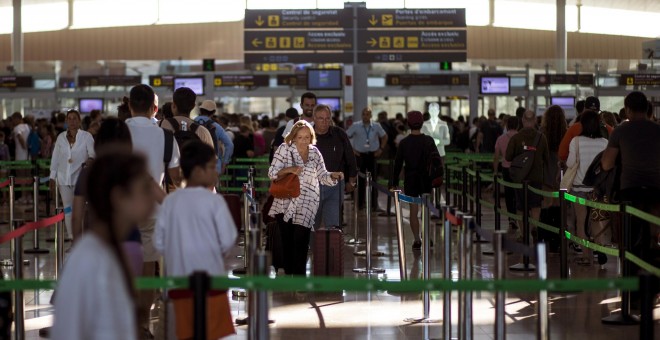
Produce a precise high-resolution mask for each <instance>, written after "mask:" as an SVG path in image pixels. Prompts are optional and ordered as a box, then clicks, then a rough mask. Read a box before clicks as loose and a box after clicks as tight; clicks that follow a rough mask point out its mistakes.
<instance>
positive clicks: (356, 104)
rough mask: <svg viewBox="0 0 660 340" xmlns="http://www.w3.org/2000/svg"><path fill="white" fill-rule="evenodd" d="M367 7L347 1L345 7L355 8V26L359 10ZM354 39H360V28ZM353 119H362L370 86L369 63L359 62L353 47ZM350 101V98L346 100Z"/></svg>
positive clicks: (354, 33) (355, 26)
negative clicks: (368, 81)
mask: <svg viewBox="0 0 660 340" xmlns="http://www.w3.org/2000/svg"><path fill="white" fill-rule="evenodd" d="M361 7H362V8H365V7H367V4H366V3H365V2H346V3H345V4H344V8H347V9H348V8H352V9H353V27H354V28H357V27H358V10H359V8H361ZM353 41H358V30H357V29H354V30H353ZM352 66H353V67H352V69H353V70H352V71H353V78H352V81H353V82H352V83H353V121H354V122H356V121H359V120H360V119H362V109H364V108H365V107H367V104H368V101H367V96H368V87H367V72H368V67H367V64H359V63H358V49H357V48H354V49H353V65H352ZM346 102H348V100H346Z"/></svg>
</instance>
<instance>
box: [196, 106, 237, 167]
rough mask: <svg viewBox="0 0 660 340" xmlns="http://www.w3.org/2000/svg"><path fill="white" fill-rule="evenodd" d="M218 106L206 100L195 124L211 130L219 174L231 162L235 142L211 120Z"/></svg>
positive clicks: (200, 107) (200, 108)
mask: <svg viewBox="0 0 660 340" xmlns="http://www.w3.org/2000/svg"><path fill="white" fill-rule="evenodd" d="M216 110H217V106H216V105H215V102H214V101H212V100H205V101H203V102H202V104H201V105H200V106H199V116H198V117H197V118H195V123H197V124H199V125H201V126H203V127H205V128H206V129H207V130H209V133H210V134H211V137H215V138H213V142H214V143H213V148H214V150H215V153H216V155H218V165H217V171H218V173H219V174H223V173H224V172H225V167H226V166H227V164H229V162H231V157H232V155H233V154H234V142H233V141H232V140H231V138H230V137H229V135H228V134H227V132H225V129H223V128H222V126H220V124H218V123H216V122H215V121H213V119H211V117H212V116H213V115H214V114H215V112H216Z"/></svg>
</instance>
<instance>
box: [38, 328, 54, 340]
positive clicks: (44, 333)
mask: <svg viewBox="0 0 660 340" xmlns="http://www.w3.org/2000/svg"><path fill="white" fill-rule="evenodd" d="M50 328H51V327H46V328H42V329H40V330H39V336H40V337H42V338H50Z"/></svg>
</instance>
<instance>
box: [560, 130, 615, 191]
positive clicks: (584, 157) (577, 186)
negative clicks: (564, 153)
mask: <svg viewBox="0 0 660 340" xmlns="http://www.w3.org/2000/svg"><path fill="white" fill-rule="evenodd" d="M605 148H607V139H605V138H589V137H585V136H578V137H575V138H573V140H571V144H570V146H569V153H568V159H567V160H566V166H568V167H569V168H571V167H573V166H575V164H576V163H577V162H578V161H579V162H580V167H579V168H578V171H577V174H576V175H575V179H574V180H573V189H572V190H573V191H579V192H589V191H591V190H593V189H592V188H589V187H586V186H585V185H584V184H582V181H583V180H584V176H586V174H587V171H588V170H589V166H591V163H592V162H593V161H594V158H596V156H597V155H598V154H599V153H600V152H601V151H603V150H605ZM578 154H579V157H580V159H579V160H578Z"/></svg>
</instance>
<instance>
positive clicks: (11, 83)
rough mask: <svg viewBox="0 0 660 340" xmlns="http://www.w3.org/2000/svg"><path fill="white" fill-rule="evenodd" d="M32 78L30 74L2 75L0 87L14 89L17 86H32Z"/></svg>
mask: <svg viewBox="0 0 660 340" xmlns="http://www.w3.org/2000/svg"><path fill="white" fill-rule="evenodd" d="M33 86H34V80H33V79H32V77H31V76H2V77H0V88H6V89H15V88H19V87H33Z"/></svg>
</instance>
